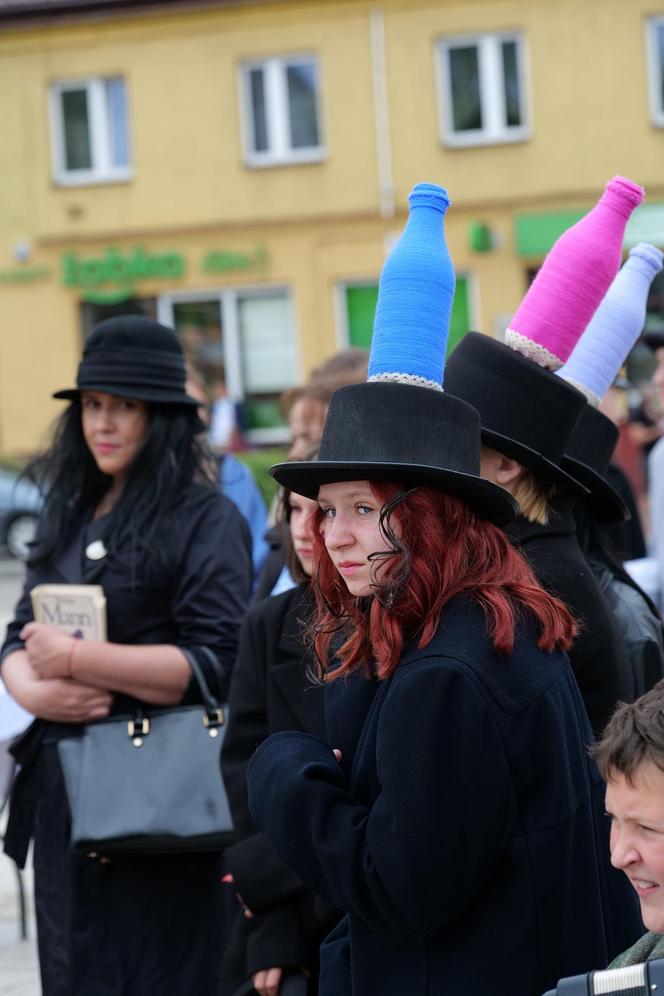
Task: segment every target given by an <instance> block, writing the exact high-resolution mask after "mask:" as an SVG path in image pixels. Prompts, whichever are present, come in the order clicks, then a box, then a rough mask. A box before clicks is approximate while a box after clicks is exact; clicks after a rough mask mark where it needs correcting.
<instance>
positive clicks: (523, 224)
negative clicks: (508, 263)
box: [514, 204, 664, 257]
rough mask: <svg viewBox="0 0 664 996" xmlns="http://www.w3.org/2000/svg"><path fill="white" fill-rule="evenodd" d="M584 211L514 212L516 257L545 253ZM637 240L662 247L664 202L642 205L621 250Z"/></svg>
mask: <svg viewBox="0 0 664 996" xmlns="http://www.w3.org/2000/svg"><path fill="white" fill-rule="evenodd" d="M591 207H592V205H588V208H587V209H586V211H579V210H574V211H545V212H542V213H540V214H518V215H517V216H516V219H515V222H514V226H515V235H516V248H517V252H518V254H519V256H535V257H541V256H546V254H547V252H548V251H549V249H550V248H551V247H552V245H553V243H554V242H555V241H556V239H558V238H559V237H560V236H561V235H562V234H563V232H565V231H567V229H568V228H569V227H570V226H571V225H574V224H575V223H576V222H577V221H579V219H580V218H582V217H583V216H584V214H586V213H587V211H588V210H590V208H591ZM637 242H652V243H653V244H654V245H656V246H659V247H660V248H662V247H664V204H642V205H641V206H640V207H638V208H636V210H635V211H634V212H633V214H632V216H631V217H630V219H629V221H628V222H627V228H626V230H625V241H624V249H625V250H627V249H631V248H632V246H635V245H636V244H637Z"/></svg>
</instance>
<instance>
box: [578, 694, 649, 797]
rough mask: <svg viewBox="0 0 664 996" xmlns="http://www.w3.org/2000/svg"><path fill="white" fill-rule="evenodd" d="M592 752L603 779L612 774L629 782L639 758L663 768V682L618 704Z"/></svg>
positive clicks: (606, 779) (639, 762)
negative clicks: (628, 701) (630, 700)
mask: <svg viewBox="0 0 664 996" xmlns="http://www.w3.org/2000/svg"><path fill="white" fill-rule="evenodd" d="M591 752H592V755H593V757H594V758H595V761H596V762H597V767H598V768H599V773H600V775H601V776H602V778H603V779H604V781H605V782H606V781H609V779H610V778H611V777H613V776H614V775H615V774H621V775H624V776H625V778H626V779H627V781H628V782H631V781H632V779H633V777H634V772H635V771H636V769H637V767H638V766H639V764H641V762H642V761H650V762H652V764H655V765H656V766H657V767H658V768H660V769H661V770H662V771H664V681H660V682H658V683H657V684H656V685H655V687H654V688H651V689H650V691H649V692H646V694H645V695H642V696H641V698H640V699H637V700H636V702H630V703H629V704H627V705H625V704H624V703H621V704H620V705H619V706H618V708H617V709H616V711H615V712H614V714H613V716H612V717H611V719H610V720H609V722H608V723H607V725H606V728H605V730H604V732H603V734H602V736H601V738H600V740H599V742H598V743H596V744H595V745H594V746H593V748H592V751H591Z"/></svg>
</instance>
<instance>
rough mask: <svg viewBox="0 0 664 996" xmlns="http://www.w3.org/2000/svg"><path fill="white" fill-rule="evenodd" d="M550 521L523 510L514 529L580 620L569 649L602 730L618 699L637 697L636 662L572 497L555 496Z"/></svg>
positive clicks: (548, 586) (540, 573)
mask: <svg viewBox="0 0 664 996" xmlns="http://www.w3.org/2000/svg"><path fill="white" fill-rule="evenodd" d="M551 505H552V514H551V518H550V521H549V524H548V525H546V526H540V525H538V524H537V523H535V522H529V521H528V520H527V519H525V518H524V517H523V516H519V517H518V518H517V519H516V521H515V522H514V523H513V524H512V525H511V526H509V528H508V530H507V531H508V533H509V535H510V537H511V538H512V539H513V540H514V541H515V544H516V546H517V547H518V548H519V550H520V551H521V553H522V554H523V556H524V557H525V558H526V560H527V561H528V563H529V564H530V565H531V567H532V568H533V570H534V572H535V575H536V577H537V580H538V581H539V582H540V584H541V585H542V587H543V588H544V589H545V590H546V591H548V592H549V593H550V594H552V595H555V596H556V597H557V598H560V599H561V600H562V601H563V602H564V603H565V604H566V605H567V607H568V608H569V609H570V610H571V612H572V613H573V615H574V616H575V618H576V619H577V621H578V622H579V624H580V630H579V633H578V635H577V636H576V638H575V640H574V644H573V646H572V649H571V651H570V654H569V658H570V662H571V664H572V670H573V671H574V675H575V677H576V680H577V681H578V683H579V688H580V690H581V695H582V697H583V701H584V702H585V705H586V709H587V710H588V716H589V717H590V724H591V726H592V728H593V730H594V732H595V733H596V734H599V733H601V731H602V730H603V729H604V727H605V726H606V724H607V722H608V720H609V717H610V716H611V714H612V712H613V710H614V709H615V707H616V704H617V703H618V702H632V701H633V700H634V683H633V678H632V668H631V664H630V661H629V657H628V654H627V649H626V647H625V643H624V640H623V638H622V636H621V634H620V631H619V630H618V627H617V625H616V621H615V619H614V617H613V614H612V612H611V610H610V608H609V606H608V604H607V602H606V599H605V598H604V596H603V595H602V592H601V591H600V589H599V585H598V584H597V581H596V579H595V577H594V575H593V572H592V570H591V568H590V566H589V565H588V563H587V561H586V559H585V557H584V556H583V553H582V551H581V547H580V546H579V544H578V542H577V539H576V526H575V523H574V517H573V515H572V499H569V498H567V497H558V498H554V499H553V501H552V503H551Z"/></svg>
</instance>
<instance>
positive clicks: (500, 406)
mask: <svg viewBox="0 0 664 996" xmlns="http://www.w3.org/2000/svg"><path fill="white" fill-rule="evenodd" d="M445 388H446V391H447V392H449V394H453V395H455V396H456V397H457V398H462V399H463V400H464V401H466V402H467V403H468V404H470V405H472V406H473V407H474V408H476V409H477V411H478V412H479V414H480V419H481V422H482V442H483V443H484V444H485V445H487V446H490V447H492V448H493V449H496V450H498V451H499V452H500V453H504V454H505V455H506V456H510V457H512V458H513V459H514V460H518V461H519V463H522V464H523V465H524V466H525V467H528V468H529V469H530V470H532V471H533V473H535V474H536V475H537V477H538V478H539V479H540V480H542V481H543V482H544V483H546V484H551V485H554V484H555V485H563V486H564V487H566V488H568V489H569V490H572V491H575V492H577V493H581V494H587V488H585V487H584V486H583V485H582V484H581V483H580V482H579V481H577V480H576V479H575V478H574V477H573V476H572V475H571V474H570V473H568V472H567V471H566V470H564V469H563V468H562V466H561V461H562V458H563V456H564V454H565V450H566V447H567V444H568V442H569V439H570V437H571V435H572V432H573V430H574V427H575V426H576V424H577V422H578V421H579V418H580V417H581V413H582V411H583V409H584V408H585V406H586V403H587V402H586V399H585V398H584V396H583V395H582V394H581V392H580V391H577V389H576V388H575V387H572V386H571V385H570V384H568V383H567V382H566V381H564V380H562V378H560V377H557V376H556V375H555V374H554V373H552V372H551V371H550V370H545V369H544V368H542V367H539V366H537V364H535V363H533V362H532V361H531V360H529V359H527V358H526V357H525V356H522V355H521V353H517V352H516V351H515V350H513V349H510V348H509V346H506V345H505V344H504V343H502V342H498V341H497V340H496V339H492V338H491V337H490V336H488V335H483V334H481V333H479V332H468V333H467V335H465V336H464V338H463V339H462V340H461V342H460V343H459V345H458V346H457V347H456V349H455V350H454V352H453V353H452V355H451V356H450V358H449V360H448V361H447V369H446V373H445Z"/></svg>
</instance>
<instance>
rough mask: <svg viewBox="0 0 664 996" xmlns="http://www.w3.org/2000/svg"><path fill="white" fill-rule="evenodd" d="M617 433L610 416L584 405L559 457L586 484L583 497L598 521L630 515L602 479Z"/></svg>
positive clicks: (620, 500) (617, 496) (619, 520)
mask: <svg viewBox="0 0 664 996" xmlns="http://www.w3.org/2000/svg"><path fill="white" fill-rule="evenodd" d="M619 435H620V433H619V431H618V427H617V426H616V425H614V423H613V422H612V421H611V419H609V418H607V417H606V415H603V414H602V412H599V411H597V409H596V408H593V407H592V405H586V407H585V409H584V410H583V413H582V415H581V418H580V419H579V422H578V425H577V426H576V428H575V430H574V432H573V433H572V438H571V439H570V441H569V443H568V446H567V451H566V453H565V456H564V457H563V461H562V464H563V467H565V468H566V469H567V470H569V472H570V474H572V475H573V476H574V477H575V478H576V479H577V480H578V481H580V482H581V483H582V484H583V485H585V487H586V488H588V490H589V492H590V494H589V495H588V498H587V501H588V504H589V505H590V509H591V511H592V514H593V515H594V517H595V518H596V519H597V521H598V522H607V523H608V522H626V521H627V520H628V519H629V518H630V517H631V513H630V511H629V509H628V507H627V505H626V504H625V502H624V501H623V499H622V498H621V496H620V495H619V494H618V492H617V491H616V490H615V488H613V487H611V485H610V484H609V482H608V481H607V479H606V472H607V470H608V469H609V464H610V463H611V457H612V456H613V451H614V450H615V448H616V443H617V442H618V437H619Z"/></svg>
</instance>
